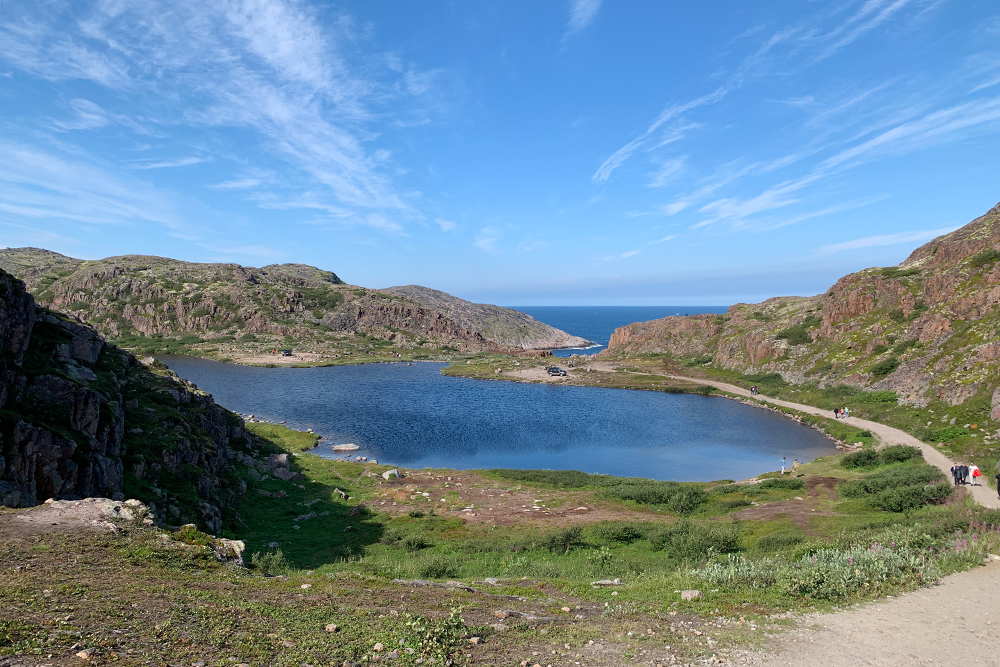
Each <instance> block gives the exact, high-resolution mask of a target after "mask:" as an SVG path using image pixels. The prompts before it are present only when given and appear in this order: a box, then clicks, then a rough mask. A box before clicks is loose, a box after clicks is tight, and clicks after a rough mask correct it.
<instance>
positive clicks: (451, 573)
mask: <svg viewBox="0 0 1000 667" xmlns="http://www.w3.org/2000/svg"><path fill="white" fill-rule="evenodd" d="M417 574H419V575H420V577H421V578H422V579H446V578H448V577H457V576H458V568H457V567H456V566H455V563H453V562H452V561H450V560H448V559H446V558H431V559H430V560H427V561H425V562H423V563H421V564H420V566H419V567H418V568H417Z"/></svg>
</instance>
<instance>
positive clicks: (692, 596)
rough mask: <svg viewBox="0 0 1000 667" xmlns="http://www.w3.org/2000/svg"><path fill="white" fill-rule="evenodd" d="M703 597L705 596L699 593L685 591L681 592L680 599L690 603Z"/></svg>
mask: <svg viewBox="0 0 1000 667" xmlns="http://www.w3.org/2000/svg"><path fill="white" fill-rule="evenodd" d="M704 597H705V594H704V593H702V592H701V591H696V590H686V591H681V599H682V600H684V601H685V602H691V601H692V600H701V599H702V598H704Z"/></svg>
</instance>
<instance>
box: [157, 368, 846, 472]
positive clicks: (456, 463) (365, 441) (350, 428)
mask: <svg viewBox="0 0 1000 667" xmlns="http://www.w3.org/2000/svg"><path fill="white" fill-rule="evenodd" d="M160 358H161V360H162V361H164V362H165V363H166V364H167V365H168V366H169V367H170V368H172V369H173V370H174V371H175V372H176V373H177V374H178V375H180V376H181V377H182V378H185V379H188V380H191V381H192V382H194V383H195V384H197V385H198V386H199V387H201V388H202V389H204V390H205V391H207V392H210V393H211V394H213V395H214V397H215V400H216V401H217V402H218V403H219V404H221V405H223V406H225V407H227V408H229V409H231V410H236V411H238V412H243V413H247V412H249V413H253V414H254V415H257V416H258V417H263V418H267V419H272V420H286V421H287V423H288V426H290V427H293V428H298V429H306V428H311V429H313V430H314V431H316V432H317V433H319V434H320V435H324V436H326V438H327V440H326V441H324V444H322V445H320V447H319V448H317V449H316V450H314V451H315V452H316V453H318V454H321V455H323V456H330V457H334V456H335V455H334V453H333V451H332V445H334V444H338V443H345V442H353V443H355V444H358V445H360V446H361V450H360V451H359V452H357V454H359V455H362V456H368V457H371V458H375V459H378V460H379V462H380V463H390V464H393V465H399V466H402V467H409V468H421V467H441V468H454V469H470V468H548V469H552V470H582V471H584V472H594V473H607V474H611V475H623V476H630V477H650V478H654V479H672V480H679V481H709V480H715V479H726V478H728V479H742V478H745V477H749V476H751V475H756V474H759V473H762V472H766V471H770V470H776V469H778V468H780V466H781V457H782V456H785V457H787V458H788V462H789V463H791V461H792V459H794V458H796V457H798V459H799V460H800V461H802V462H805V461H810V460H812V459H813V458H816V457H817V456H823V455H826V454H830V453H833V452H834V451H835V449H834V447H833V444H832V443H831V442H830V441H829V440H827V439H825V438H823V437H822V436H820V435H819V433H817V432H816V431H814V430H812V429H810V428H808V427H805V426H802V425H801V424H797V423H795V422H793V421H791V420H788V419H784V418H782V417H779V416H776V415H775V414H773V413H771V412H768V411H765V410H760V409H756V408H751V407H747V406H745V405H742V404H740V403H737V402H735V401H731V400H727V399H724V398H713V397H705V396H696V395H688V394H665V393H660V392H652V391H626V390H619V389H599V388H591V387H560V386H551V385H534V384H520V383H516V382H507V381H499V380H470V379H465V378H451V377H445V376H442V375H441V374H440V372H439V369H440V368H441V366H442V364H436V363H415V364H413V365H412V366H407V365H406V364H385V363H379V364H363V365H356V366H337V367H329V368H255V367H249V366H236V365H231V364H223V363H220V362H215V361H207V360H204V359H198V358H195V357H181V356H163V357H160Z"/></svg>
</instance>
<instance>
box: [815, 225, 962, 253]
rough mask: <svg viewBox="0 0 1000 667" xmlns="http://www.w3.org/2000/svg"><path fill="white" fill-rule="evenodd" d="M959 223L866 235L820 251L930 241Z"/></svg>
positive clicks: (953, 229)
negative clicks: (937, 227)
mask: <svg viewBox="0 0 1000 667" xmlns="http://www.w3.org/2000/svg"><path fill="white" fill-rule="evenodd" d="M958 227H959V225H953V226H951V227H942V228H940V229H924V230H920V231H910V232H897V233H896V234H880V235H878V236H865V237H863V238H860V239H854V240H853V241H845V242H843V243H834V244H832V245H825V246H823V247H821V248H820V249H819V251H820V252H825V253H830V252H843V251H844V250H858V249H859V248H873V247H877V246H890V245H900V244H902V243H915V242H919V241H930V240H931V239H933V238H937V237H938V236H941V235H942V234H947V233H949V232H953V231H955V230H956V229H958Z"/></svg>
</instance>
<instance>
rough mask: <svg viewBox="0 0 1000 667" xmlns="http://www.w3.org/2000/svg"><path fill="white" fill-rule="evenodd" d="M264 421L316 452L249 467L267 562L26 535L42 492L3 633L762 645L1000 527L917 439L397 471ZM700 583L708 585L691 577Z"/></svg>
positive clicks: (236, 651)
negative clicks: (229, 561)
mask: <svg viewBox="0 0 1000 667" xmlns="http://www.w3.org/2000/svg"><path fill="white" fill-rule="evenodd" d="M250 426H251V428H252V429H254V430H255V431H256V433H255V435H256V436H257V437H259V438H266V439H267V441H268V442H269V443H270V444H269V445H268V447H270V448H271V449H270V450H269V451H284V452H286V453H288V454H290V455H292V458H293V460H294V464H293V467H294V468H295V469H296V470H300V471H302V472H303V473H305V479H303V480H301V481H288V482H284V481H281V480H276V479H273V478H271V479H266V480H253V479H249V481H248V484H249V489H248V493H247V495H246V496H245V499H244V500H243V501H242V502H243V504H242V505H241V506H239V507H238V508H237V509H238V511H239V512H240V514H241V516H242V517H243V519H244V520H246V521H247V523H248V527H247V528H246V529H245V530H242V531H239V532H241V536H242V537H246V539H247V545H248V558H247V560H249V561H251V563H252V567H251V569H250V570H240V569H233V568H231V567H225V566H222V565H220V564H219V563H218V562H217V560H216V559H215V558H214V556H212V555H211V553H210V552H209V550H208V549H207V548H205V547H202V546H199V545H200V544H205V543H207V542H208V541H209V540H208V538H207V537H206V538H200V537H199V536H198V535H197V534H196V533H192V532H190V531H178V532H176V533H172V534H170V533H168V537H166V538H164V537H162V536H161V535H160V534H159V533H158V532H157V531H156V530H155V529H150V528H140V527H134V526H125V527H123V529H122V530H121V531H120V532H119V534H117V535H112V534H109V533H95V532H90V531H76V532H72V533H61V532H51V533H44V534H34V535H24V534H18V533H15V532H12V530H13V529H12V526H13V525H14V524H12V523H11V519H12V518H13V517H14V516H16V515H17V514H18V513H20V512H24V510H16V511H15V510H0V535H2V536H3V538H4V539H3V541H2V546H0V554H2V555H3V558H0V604H3V605H4V608H5V609H7V610H9V611H10V612H11V613H10V614H8V615H7V616H6V617H5V618H4V619H3V620H0V655H8V656H10V655H21V656H32V655H55V656H64V655H67V656H68V655H72V654H73V653H75V652H76V651H79V650H81V649H87V650H92V651H93V653H92V659H93V660H97V661H101V662H114V663H117V664H145V663H146V662H147V661H153V662H161V661H162V662H168V663H170V664H178V663H183V664H189V663H197V662H204V663H205V664H252V665H257V664H268V665H290V666H298V665H301V664H302V663H306V664H314V665H315V664H336V665H340V664H345V661H347V662H346V664H364V663H366V662H367V663H370V662H375V661H379V660H387V659H388V654H389V653H390V652H393V656H392V660H393V663H394V664H403V665H408V664H429V663H430V660H431V658H434V660H435V661H436V662H438V663H439V664H443V663H446V661H448V660H451V661H452V662H453V664H483V665H487V664H488V665H508V666H511V667H513V666H514V665H519V664H523V663H524V661H527V664H529V665H533V664H536V663H538V664H541V663H542V662H543V661H544V662H545V664H573V663H574V662H582V663H583V664H589V665H620V664H623V662H625V661H629V662H631V661H632V659H633V658H635V659H641V660H642V661H655V662H657V663H661V664H676V663H680V664H690V663H692V662H694V661H697V660H700V659H703V658H708V657H709V656H712V655H717V656H728V657H730V658H731V659H732V658H733V657H735V656H736V655H739V652H740V651H742V650H744V649H746V648H752V647H755V646H759V645H761V644H762V643H763V642H765V641H767V638H768V637H769V636H771V635H773V634H774V633H776V632H780V630H781V628H782V627H787V626H788V625H790V624H792V623H793V622H794V617H793V616H788V615H786V613H787V612H789V611H791V612H797V611H810V610H813V609H824V608H830V607H831V606H836V605H843V604H845V603H850V602H853V601H857V600H865V599H870V598H873V597H878V596H882V595H885V594H895V593H897V592H899V591H902V590H907V589H910V588H913V587H917V586H921V585H925V584H927V583H929V582H931V581H934V580H935V579H936V578H937V577H939V576H941V575H943V574H947V573H949V572H952V571H956V570H961V569H966V568H969V567H974V566H976V565H977V564H979V563H981V562H982V558H983V554H985V553H986V552H987V551H991V550H995V549H996V548H998V546H1000V536H998V535H997V533H996V531H995V530H993V529H992V528H991V524H997V523H1000V516H997V515H996V512H993V513H990V512H986V511H983V510H981V509H976V508H975V507H972V506H971V505H969V504H968V503H967V502H966V501H965V500H963V499H962V498H961V496H960V495H953V494H951V491H952V489H951V487H950V486H949V485H947V484H946V485H943V486H935V482H936V480H937V479H938V475H939V473H937V471H936V470H933V469H929V467H928V466H925V465H924V464H923V462H922V461H921V460H920V459H919V457H914V456H913V451H907V448H896V450H891V449H890V450H883V452H882V453H881V454H874V453H871V454H865V455H864V456H859V455H858V454H852V455H848V456H846V457H831V458H828V459H824V460H819V461H816V462H813V463H810V464H807V465H805V466H803V468H802V469H801V471H800V476H799V477H795V478H792V477H789V476H780V475H767V476H763V477H762V480H761V483H760V484H751V485H736V484H732V483H729V482H725V481H722V482H715V483H711V484H674V483H669V482H656V481H651V480H638V479H628V478H614V477H610V476H601V475H586V474H584V473H575V472H549V471H518V470H496V471H483V472H474V471H473V472H459V471H448V470H423V471H406V475H407V476H406V477H404V478H403V479H395V480H385V479H383V478H382V477H381V476H379V475H378V473H380V472H381V471H384V470H386V469H387V467H386V466H368V465H365V464H360V463H358V464H356V463H344V462H334V461H330V460H328V459H322V458H320V457H318V456H315V455H313V454H310V453H308V451H307V450H308V448H309V446H310V445H311V444H312V442H314V439H313V436H310V435H308V434H298V433H295V432H292V431H288V430H287V429H284V428H283V427H277V426H269V425H257V424H253V425H250ZM866 451H868V452H871V451H872V450H866ZM295 455H298V456H295ZM929 483H930V484H929ZM337 489H339V491H338V490H337ZM259 492H264V493H265V494H267V495H264V494H262V493H259ZM341 492H343V493H341ZM344 496H346V498H345V497H344ZM442 499H443V500H444V502H441V501H442ZM508 502H509V503H511V504H512V505H513V506H516V507H517V508H518V509H517V510H516V511H514V510H512V509H508V510H500V509H499V508H500V507H501V506H503V505H504V504H505V503H508ZM523 504H527V505H528V508H526V510H525V509H522V508H521V507H520V505H523ZM581 507H585V508H587V509H586V510H585V511H584V510H580V509H579V508H581ZM494 510H497V511H498V512H500V513H498V514H496V515H493V514H491V512H493V511H494ZM495 516H496V517H502V519H495V518H494V517H495ZM53 530H54V531H58V530H59V529H58V528H53ZM170 537H173V539H170ZM873 545H878V546H877V547H876V546H873ZM112 575H113V576H112ZM265 575H272V576H265ZM616 580H617V581H616ZM597 581H606V582H607V583H606V584H600V585H595V584H594V583H593V582H597ZM685 589H697V590H700V591H701V592H702V593H703V595H704V597H703V598H701V599H695V600H693V601H683V600H681V596H680V595H679V591H681V590H685ZM123 601H124V602H126V603H124V604H123ZM109 619H113V622H109ZM334 626H335V628H334ZM328 628H330V629H329V630H328ZM73 647H75V648H73ZM407 649H410V650H411V651H412V653H411V652H409V651H407Z"/></svg>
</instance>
